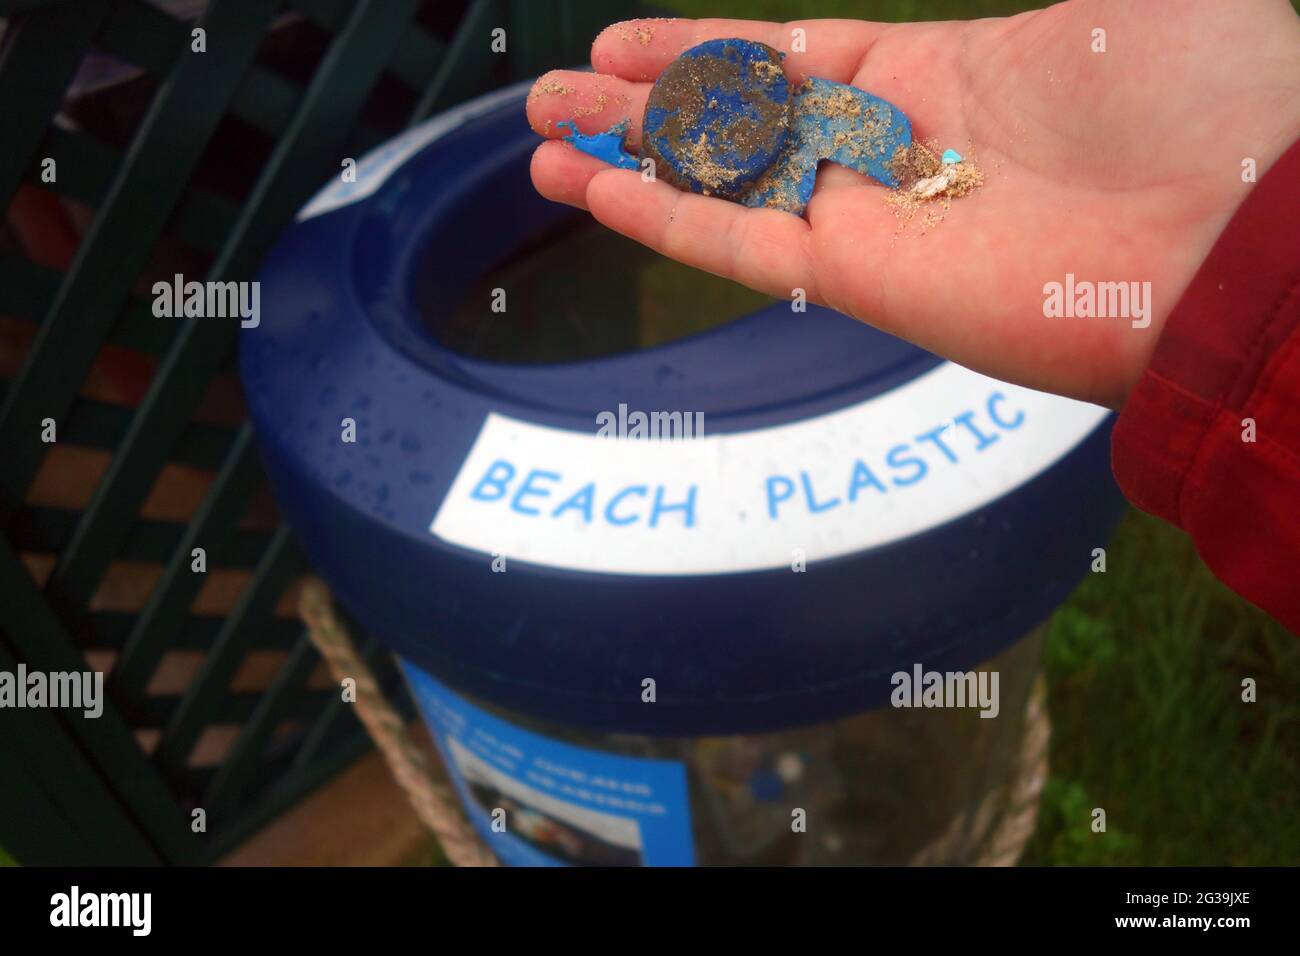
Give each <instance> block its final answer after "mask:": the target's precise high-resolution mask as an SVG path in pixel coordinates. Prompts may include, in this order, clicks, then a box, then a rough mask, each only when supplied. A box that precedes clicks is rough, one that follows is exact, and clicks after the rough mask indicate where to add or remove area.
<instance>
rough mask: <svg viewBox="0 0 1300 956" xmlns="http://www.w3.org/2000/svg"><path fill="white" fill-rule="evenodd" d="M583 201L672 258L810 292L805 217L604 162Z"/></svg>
mask: <svg viewBox="0 0 1300 956" xmlns="http://www.w3.org/2000/svg"><path fill="white" fill-rule="evenodd" d="M586 201H587V208H588V209H590V210H591V213H592V215H593V216H595V217H596V219H597V220H599V221H600V222H601V223H603V224H604V225H606V226H608V227H609V228H611V229H613V230H614V231H615V232H619V233H622V234H623V235H625V236H627V237H628V238H630V239H635V240H636V241H637V242H639V243H641V244H642V245H645V246H648V247H649V248H651V249H653V250H655V251H656V252H659V253H661V254H663V255H665V256H668V257H669V258H671V259H676V260H677V261H678V262H684V263H685V264H686V265H689V266H694V267H695V268H697V269H703V270H705V271H706V272H712V273H713V274H714V275H719V276H722V277H723V278H726V279H732V280H734V281H736V282H740V283H742V284H744V285H747V286H749V287H750V288H751V289H757V290H758V291H760V292H766V293H767V294H769V295H775V296H780V297H782V298H787V299H788V298H790V297H791V296H792V295H793V294H794V291H793V290H794V289H796V288H801V289H803V290H804V291H805V293H806V294H807V296H808V298H810V299H814V300H815V299H816V298H817V296H816V291H815V290H814V289H813V288H812V269H811V267H810V263H809V259H808V254H807V250H808V243H807V240H808V235H809V233H808V224H807V223H806V222H804V221H803V220H802V219H800V218H799V217H798V216H792V215H790V214H789V213H784V212H778V211H777V210H774V209H748V208H746V207H744V206H740V205H737V204H736V203H731V202H726V201H725V200H721V199H715V198H711V197H707V196H700V195H696V194H695V193H685V192H681V191H679V190H676V189H673V188H672V187H671V186H669V185H667V184H666V183H662V182H650V183H647V182H644V181H643V180H642V179H641V178H640V175H639V174H638V173H636V172H634V171H632V170H622V169H609V168H606V169H605V170H602V171H600V172H599V173H597V174H596V175H595V176H594V177H592V179H591V182H590V183H589V185H588V186H587V197H586Z"/></svg>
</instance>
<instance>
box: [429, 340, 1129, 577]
mask: <svg viewBox="0 0 1300 956" xmlns="http://www.w3.org/2000/svg"><path fill="white" fill-rule="evenodd" d="M647 411H649V410H647ZM1107 414H1108V413H1107V411H1106V409H1103V408H1099V407H1097V406H1095V405H1088V404H1085V403H1083V402H1077V401H1073V400H1071V399H1066V398H1060V397H1058V396H1054V395H1048V394H1046V393H1043V392H1035V391H1032V390H1030V389H1026V388H1021V387H1019V386H1015V385H1008V384H1006V383H1004V382H999V381H997V380H995V379H991V378H988V377H986V376H983V375H979V374H977V373H975V372H972V371H970V370H969V369H965V368H962V367H961V366H959V365H954V364H952V363H946V364H943V365H940V366H938V367H936V368H935V369H933V370H932V371H930V372H928V373H926V374H925V375H922V376H920V377H918V378H916V379H914V380H912V381H911V382H908V383H907V384H905V385H903V386H901V387H899V388H897V389H894V390H893V391H890V392H887V393H885V394H883V395H879V396H876V397H875V398H872V399H868V400H867V401H865V402H862V403H860V404H858V405H854V406H851V407H849V408H843V409H840V410H838V411H835V412H831V413H828V414H826V415H820V416H817V417H815V418H807V419H802V420H800V421H796V422H791V423H789V424H785V425H777V426H773V427H770V428H762V429H758V430H755V431H749V432H738V433H732V434H721V435H714V436H707V435H706V437H704V438H696V439H691V440H685V441H662V440H661V441H646V440H635V439H614V438H602V437H597V435H596V429H597V426H596V423H595V421H594V420H593V422H592V431H591V433H589V434H588V433H582V432H574V431H567V430H564V429H558V428H551V427H548V426H544V425H535V424H532V423H529V422H524V421H518V420H516V419H513V418H508V417H506V416H504V415H498V414H496V413H492V414H489V415H488V417H487V420H486V421H485V422H484V424H483V428H482V429H481V430H480V432H479V435H478V438H477V439H476V440H475V442H474V446H473V447H472V448H471V449H470V452H469V455H468V456H467V457H466V459H465V462H464V463H463V464H462V465H461V468H460V471H459V472H458V473H457V475H456V478H455V480H454V481H453V482H452V486H451V490H450V491H449V492H448V494H447V497H446V498H445V499H444V500H443V502H442V506H441V507H440V508H439V509H438V513H437V514H436V515H435V516H434V519H433V522H432V524H431V525H430V528H429V530H430V531H431V532H433V534H435V535H437V536H438V537H439V538H441V539H443V540H444V541H447V542H450V543H452V544H456V545H460V546H461V547H465V548H469V549H472V550H475V551H481V552H484V553H488V554H500V555H502V556H504V557H506V558H507V559H508V560H520V561H525V562H530V563H532V564H539V565H545V566H549V567H555V568H567V569H571V570H576V571H596V572H602V573H607V574H636V575H702V574H726V573H732V572H738V571H753V570H762V569H769V568H779V567H790V566H791V565H792V563H793V562H795V561H796V560H797V559H799V558H800V557H802V558H803V559H804V560H806V561H809V562H811V561H816V560H819V559H825V558H833V557H838V556H841V555H846V554H852V553H853V552H856V551H862V550H865V549H867V548H874V547H878V546H880V545H883V544H887V543H889V542H891V541H897V540H900V539H902V538H906V537H909V536H911V535H914V534H918V533H920V532H923V531H926V530H928V529H930V528H934V527H937V526H938V525H941V524H943V523H945V522H947V521H950V520H952V519H953V518H956V517H958V516H960V515H963V514H966V513H968V512H970V511H973V510H975V509H977V508H980V507H982V506H984V505H986V504H988V503H989V502H991V501H994V500H996V499H997V498H1000V497H1001V496H1003V495H1005V494H1006V493H1007V492H1009V491H1011V490H1012V489H1014V488H1016V487H1017V486H1019V485H1022V484H1024V483H1025V482H1027V481H1028V480H1030V479H1031V478H1033V477H1034V476H1035V475H1038V474H1039V473H1041V472H1042V471H1044V470H1046V469H1047V468H1048V467H1050V466H1051V465H1052V464H1053V463H1055V462H1056V461H1058V460H1059V459H1061V458H1062V457H1063V456H1064V455H1065V454H1066V453H1068V452H1069V451H1070V449H1072V448H1074V447H1075V445H1077V444H1078V443H1079V442H1080V441H1081V440H1082V439H1083V438H1085V437H1086V436H1087V435H1088V434H1089V433H1091V432H1092V431H1093V429H1095V428H1096V427H1097V425H1098V424H1100V423H1101V421H1102V420H1103V419H1104V418H1105V417H1106V415H1107ZM705 425H706V431H707V421H706V422H705ZM1064 504H1065V503H1063V506H1064Z"/></svg>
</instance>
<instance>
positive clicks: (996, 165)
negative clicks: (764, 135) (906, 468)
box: [528, 0, 1300, 406]
mask: <svg viewBox="0 0 1300 956" xmlns="http://www.w3.org/2000/svg"><path fill="white" fill-rule="evenodd" d="M795 28H801V29H803V30H804V31H805V34H806V44H805V50H806V52H792V50H791V45H792V44H791V38H792V30H794V29H795ZM1096 28H1101V29H1103V30H1105V31H1106V52H1104V53H1095V52H1093V39H1094V38H1093V31H1094V29H1096ZM733 36H734V37H743V38H747V39H752V40H757V41H760V42H763V43H767V44H768V45H770V46H772V47H775V48H776V49H778V50H781V51H783V52H785V53H786V54H787V56H786V60H785V69H786V73H787V74H788V75H789V76H790V77H791V79H793V80H799V79H801V78H802V77H804V76H818V77H822V78H825V79H828V80H834V81H836V82H840V83H851V84H852V85H854V86H857V87H860V88H862V89H865V90H868V91H869V92H871V93H874V94H876V95H877V96H880V97H882V98H884V99H886V100H888V101H890V102H892V103H894V104H895V105H897V106H898V107H899V108H901V109H902V110H903V112H904V113H906V114H907V115H908V117H909V118H910V119H911V121H912V125H913V129H914V131H915V135H916V138H917V139H918V140H926V139H930V138H934V139H937V140H938V141H939V142H940V143H941V144H942V145H944V146H954V147H956V148H957V149H958V150H959V151H960V152H962V153H968V154H969V153H970V152H971V150H970V149H968V144H973V148H974V150H973V155H974V157H975V158H976V159H977V160H978V162H979V164H980V165H981V166H982V167H983V168H984V170H985V172H986V174H987V179H986V182H985V184H984V186H983V187H982V188H981V189H980V190H978V191H977V192H975V193H973V194H971V195H969V196H966V197H964V198H961V199H958V200H954V201H953V204H952V208H951V209H950V210H949V211H948V212H947V214H946V218H945V221H944V222H942V223H941V224H939V225H937V226H936V227H934V228H932V229H930V230H928V231H926V232H925V233H924V234H916V233H915V232H910V233H904V234H901V235H900V231H899V224H898V221H897V219H896V215H895V212H894V211H893V210H892V209H891V208H890V207H889V206H887V205H886V203H885V201H884V199H885V197H886V196H887V195H888V192H887V191H886V190H885V189H884V187H882V186H880V185H879V184H877V183H875V182H873V181H871V180H869V179H867V178H866V177H864V176H862V175H860V174H858V173H855V172H853V171H851V170H848V169H845V168H843V167H839V166H836V165H833V164H825V165H824V166H823V168H822V170H821V172H820V173H819V174H818V178H817V189H816V192H815V193H814V195H813V199H812V202H811V203H810V205H809V207H808V210H807V215H806V218H798V217H795V216H793V215H791V214H789V213H784V212H779V211H776V210H770V209H747V208H744V207H742V206H739V205H736V204H734V203H729V202H725V201H723V200H720V199H715V198H709V197H705V196H700V195H693V194H689V193H684V192H681V191H678V190H676V189H673V188H672V187H670V186H668V185H666V184H664V183H660V182H649V183H647V182H644V181H642V179H641V177H640V176H639V174H638V173H636V172H633V171H630V170H619V169H614V168H612V167H610V166H607V165H605V164H603V163H601V162H600V161H598V160H596V159H594V158H592V157H590V156H588V155H585V154H583V153H580V152H578V151H576V150H574V149H573V148H572V147H569V146H567V145H564V144H562V143H559V142H556V141H554V140H552V141H548V142H546V143H543V144H542V145H541V146H540V147H539V148H538V150H537V152H536V154H535V155H534V157H533V163H532V176H533V182H534V184H535V186H536V188H537V190H538V191H539V192H540V193H541V194H542V195H544V196H546V197H547V198H549V199H552V200H556V201H559V202H564V203H568V204H570V205H573V206H577V207H579V208H583V209H587V210H589V211H590V212H591V213H592V215H593V216H595V218H596V219H597V220H599V221H600V222H602V223H603V224H605V225H606V226H608V227H609V228H611V229H614V230H615V231H617V232H620V233H622V234H624V235H626V236H629V237H631V238H632V239H635V240H637V241H639V242H642V243H644V244H645V245H647V246H649V247H650V248H652V249H655V250H657V251H659V252H661V253H663V254H664V255H667V256H670V257H672V258H674V259H677V260H680V261H681V262H684V263H686V264H688V265H692V266H695V267H697V268H700V269H705V270H707V271H709V272H713V273H715V274H717V275H721V276H724V277H726V278H730V279H734V280H735V281H737V282H741V283H743V284H745V285H747V286H750V287H751V288H754V289H757V290H759V291H762V292H765V293H768V294H771V295H774V296H779V297H783V298H791V297H792V296H793V295H794V294H795V293H794V290H795V289H803V290H804V291H805V293H806V295H807V297H808V298H809V299H810V300H811V301H814V302H819V303H822V304H824V305H827V306H830V307H831V308H834V309H837V310H839V311H841V312H844V313H846V314H848V315H852V316H855V317H857V318H859V319H862V320H864V321H866V322H869V323H870V324H872V325H874V326H877V327H879V328H881V329H883V330H885V331H887V332H890V333H892V334H894V335H897V336H900V337H901V338H905V339H908V340H910V341H912V342H915V343H917V344H918V345H921V346H923V347H925V348H927V349H929V350H931V351H933V352H935V353H937V354H940V355H943V356H945V357H947V358H949V359H952V360H953V361H956V362H958V363H960V364H962V365H966V366H968V367H970V368H972V369H975V370H977V371H980V372H984V373H986V374H989V375H992V376H995V377H997V378H1000V379H1004V380H1007V381H1011V382H1015V383H1018V384H1023V385H1027V386H1030V387H1033V388H1039V389H1044V390H1047V391H1053V392H1058V393H1060V394H1064V395H1069V396H1072V397H1075V398H1081V399H1085V400H1088V401H1093V402H1098V403H1101V404H1108V405H1111V406H1118V405H1120V404H1122V403H1123V401H1124V399H1125V396H1126V395H1127V394H1128V392H1129V390H1130V389H1131V387H1132V386H1133V384H1134V383H1135V382H1136V381H1137V378H1138V377H1139V376H1140V374H1141V372H1142V370H1143V369H1144V368H1145V367H1146V364H1147V362H1148V360H1149V358H1150V354H1151V351H1152V349H1154V347H1155V344H1156V340H1157V338H1158V337H1159V333H1160V329H1161V327H1162V325H1163V322H1164V319H1165V318H1166V317H1167V316H1168V314H1169V312H1170V311H1171V310H1172V309H1173V307H1174V305H1175V304H1176V303H1177V301H1178V299H1179V297H1180V296H1181V295H1182V292H1183V290H1184V289H1185V288H1186V287H1187V284H1188V283H1189V282H1190V281H1191V279H1192V276H1193V275H1194V274H1195V272H1196V270H1197V268H1198V266H1199V265H1200V263H1201V262H1202V260H1203V259H1204V258H1205V256H1206V255H1207V254H1208V253H1209V250H1210V248H1211V246H1212V245H1213V244H1214V241H1215V239H1216V238H1217V236H1218V235H1219V233H1220V232H1221V231H1222V229H1223V227H1224V226H1225V225H1226V224H1227V222H1228V220H1229V219H1230V218H1231V217H1232V214H1233V212H1234V211H1235V210H1236V208H1237V206H1238V205H1239V204H1240V203H1241V201H1242V200H1243V199H1244V198H1245V196H1246V194H1247V191H1248V190H1249V189H1250V184H1249V183H1245V182H1243V181H1242V168H1243V167H1242V163H1243V160H1245V159H1247V158H1251V159H1254V161H1255V163H1256V165H1257V169H1258V176H1260V177H1262V176H1263V175H1264V173H1265V172H1266V171H1267V169H1268V168H1269V167H1270V166H1271V164H1272V163H1273V162H1274V161H1275V160H1276V159H1277V158H1278V157H1279V156H1280V155H1281V154H1282V153H1283V152H1284V151H1285V150H1286V149H1287V147H1289V146H1290V145H1291V143H1292V142H1294V141H1295V140H1296V138H1297V137H1300V18H1297V17H1296V15H1295V12H1294V11H1293V10H1292V8H1291V6H1290V5H1289V4H1288V3H1287V2H1286V0H1239V2H1234V3H1224V2H1221V0H1168V2H1165V3H1153V2H1147V0H1142V2H1135V0H1071V2H1067V3H1062V4H1059V5H1057V6H1053V7H1049V8H1047V9H1045V10H1040V11H1035V12H1032V13H1026V14H1022V15H1020V16H1017V17H1011V18H1008V19H990V20H975V21H968V22H951V23H917V24H896V25H895V24H883V23H868V22H860V21H853V20H821V21H818V20H812V21H805V22H796V23H789V24H774V23H760V22H753V21H743V20H694V21H692V20H644V21H630V22H628V23H623V24H616V25H614V26H611V27H609V28H607V29H606V30H605V31H604V32H603V33H601V35H600V36H599V37H598V38H597V39H596V42H595V44H594V45H593V47H592V65H593V66H594V67H595V68H596V70H597V73H596V74H591V73H579V72H573V71H555V72H552V73H549V74H547V75H546V76H544V77H542V78H541V79H540V80H539V82H538V86H537V87H535V89H534V93H535V94H536V95H533V96H530V97H529V102H528V116H529V121H530V122H531V124H532V126H533V128H534V129H535V130H537V131H538V132H541V133H544V134H545V135H547V136H549V137H559V136H560V135H561V131H560V130H559V129H558V128H557V127H556V123H557V122H559V121H561V120H566V119H572V118H575V117H576V119H577V122H578V126H579V128H580V129H581V130H582V132H584V133H593V132H600V131H603V130H606V129H608V128H609V127H611V126H613V125H614V123H616V122H617V121H618V120H620V119H623V118H625V117H626V118H628V119H630V120H631V131H630V134H629V145H630V146H631V147H632V148H635V147H636V146H637V145H638V144H639V136H640V124H641V116H642V113H643V112H644V108H645V101H646V98H647V96H648V95H649V92H650V88H651V86H652V85H653V80H654V78H655V77H656V76H657V75H658V73H659V72H660V71H661V70H662V69H663V68H664V67H665V66H667V65H668V64H669V63H670V62H671V61H672V60H673V59H674V58H675V57H677V56H678V55H679V54H680V53H681V52H682V51H683V50H686V49H688V48H689V47H692V46H694V45H696V44H698V43H701V42H703V41H705V40H708V39H713V38H719V37H733ZM561 91H563V92H561ZM557 93H558V94H559V95H557ZM1067 274H1073V275H1074V276H1075V277H1076V279H1077V280H1080V281H1093V282H1098V283H1100V282H1111V281H1124V282H1137V283H1144V282H1149V283H1151V285H1150V287H1149V288H1150V290H1151V295H1150V300H1149V302H1148V307H1149V310H1150V311H1149V318H1150V322H1149V324H1148V325H1146V326H1145V327H1136V326H1135V323H1134V322H1132V321H1130V320H1129V319H1127V318H1047V317H1045V315H1044V301H1045V292H1044V286H1045V285H1046V284H1047V283H1051V282H1057V283H1064V282H1065V281H1066V275H1067Z"/></svg>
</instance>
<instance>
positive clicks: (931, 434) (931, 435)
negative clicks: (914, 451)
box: [916, 425, 957, 464]
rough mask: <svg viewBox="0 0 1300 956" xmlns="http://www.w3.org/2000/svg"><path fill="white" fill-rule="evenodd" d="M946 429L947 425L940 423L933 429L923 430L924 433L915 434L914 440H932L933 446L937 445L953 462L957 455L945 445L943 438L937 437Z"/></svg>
mask: <svg viewBox="0 0 1300 956" xmlns="http://www.w3.org/2000/svg"><path fill="white" fill-rule="evenodd" d="M947 430H948V426H947V425H940V426H939V427H938V428H936V429H934V430H933V431H928V432H925V433H924V434H921V435H917V436H916V440H917V441H928V442H934V445H935V447H937V448H938V449H939V450H940V451H941V452H943V453H944V455H945V456H946V457H947V459H948V460H949V461H951V462H953V463H954V464H955V463H956V461H957V456H956V455H954V454H953V453H952V450H951V449H950V448H949V447H948V446H947V445H945V444H944V443H943V439H941V438H940V437H939V436H940V435H942V434H943V433H944V432H946V431H947Z"/></svg>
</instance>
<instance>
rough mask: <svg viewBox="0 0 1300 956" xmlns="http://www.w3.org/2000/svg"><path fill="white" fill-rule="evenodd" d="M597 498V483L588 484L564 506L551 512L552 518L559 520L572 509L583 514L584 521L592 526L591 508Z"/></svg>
mask: <svg viewBox="0 0 1300 956" xmlns="http://www.w3.org/2000/svg"><path fill="white" fill-rule="evenodd" d="M595 496H596V483H595V482H594V481H590V482H587V484H585V485H583V486H582V487H581V488H579V489H578V491H577V492H576V493H575V494H574V495H573V497H571V498H569V499H568V500H567V501H565V502H564V503H563V504H562V505H560V506H559V507H558V508H556V509H555V510H554V511H552V512H551V517H552V518H558V517H559V516H560V515H561V514H563V513H564V512H566V511H568V510H569V509H570V508H572V509H573V510H575V511H581V512H582V520H583V521H585V522H587V524H591V506H592V500H593V499H594V498H595Z"/></svg>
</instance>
